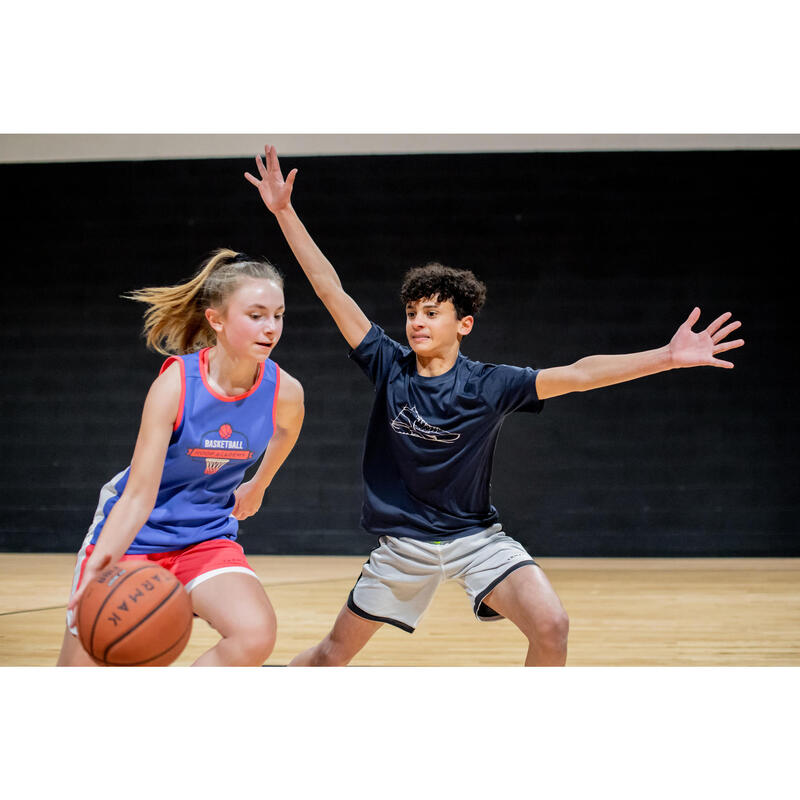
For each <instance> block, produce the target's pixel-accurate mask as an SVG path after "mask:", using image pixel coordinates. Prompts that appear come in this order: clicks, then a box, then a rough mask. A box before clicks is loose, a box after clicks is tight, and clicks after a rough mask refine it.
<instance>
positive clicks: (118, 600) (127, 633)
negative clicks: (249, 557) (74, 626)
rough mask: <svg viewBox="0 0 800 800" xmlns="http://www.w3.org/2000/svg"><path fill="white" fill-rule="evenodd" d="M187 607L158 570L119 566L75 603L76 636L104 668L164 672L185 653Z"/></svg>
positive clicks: (172, 580) (168, 576)
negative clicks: (153, 669)
mask: <svg viewBox="0 0 800 800" xmlns="http://www.w3.org/2000/svg"><path fill="white" fill-rule="evenodd" d="M192 619H193V615H192V604H191V601H190V600H189V595H188V594H187V592H186V590H185V589H184V588H183V585H182V584H181V582H180V581H179V580H178V579H177V578H176V577H175V576H174V575H173V574H172V573H171V572H168V571H167V570H165V569H164V568H163V567H159V566H158V565H151V564H147V563H145V562H142V561H122V562H120V563H118V564H116V565H115V566H113V567H109V568H108V569H106V570H104V571H103V572H102V573H100V575H98V576H97V577H96V578H95V579H94V580H93V581H92V582H91V583H90V584H89V585H88V586H87V587H86V590H85V591H84V593H83V596H82V597H81V599H80V602H79V603H78V614H77V622H78V635H79V637H80V640H81V644H82V645H83V647H84V649H85V650H86V652H87V653H88V654H89V655H90V656H91V657H92V658H93V659H94V660H95V661H96V662H97V663H98V664H100V665H102V666H107V667H165V666H167V664H171V663H172V662H173V661H174V660H175V659H176V658H177V657H178V656H179V655H180V654H181V653H182V652H183V649H184V647H186V644H187V642H188V641H189V636H190V634H191V632H192Z"/></svg>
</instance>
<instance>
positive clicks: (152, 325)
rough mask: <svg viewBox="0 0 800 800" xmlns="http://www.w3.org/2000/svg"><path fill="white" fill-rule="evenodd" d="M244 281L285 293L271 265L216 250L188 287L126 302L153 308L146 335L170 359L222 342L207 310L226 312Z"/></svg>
mask: <svg viewBox="0 0 800 800" xmlns="http://www.w3.org/2000/svg"><path fill="white" fill-rule="evenodd" d="M244 278H264V279H266V280H270V281H274V282H275V283H276V284H277V285H278V286H280V288H281V289H283V276H282V275H281V274H280V272H278V270H277V269H275V267H273V266H272V264H270V263H269V262H268V261H264V260H261V259H255V258H250V257H249V256H247V255H245V254H244V253H237V252H236V251H235V250H227V249H224V248H223V249H219V250H215V251H214V252H213V253H212V254H211V256H210V258H208V259H207V260H206V261H205V262H203V264H202V266H201V267H200V269H199V270H198V271H197V272H196V273H195V275H194V277H192V278H191V280H188V281H186V283H181V284H178V285H177V286H153V287H148V288H146V289H137V290H136V291H134V292H129V293H128V294H126V295H123V297H125V298H127V299H128V300H136V301H137V302H139V303H146V304H147V305H148V306H150V307H149V308H148V309H147V310H146V311H145V312H144V335H145V341H146V342H147V346H148V347H149V348H150V349H151V350H155V351H157V352H159V353H163V354H164V355H179V354H182V353H193V352H195V351H196V350H200V349H202V348H203V347H210V346H211V345H213V344H215V342H216V336H215V334H214V331H213V330H212V329H211V326H210V325H209V324H208V321H207V320H206V316H205V311H206V309H207V308H216V309H224V308H225V304H226V302H227V300H228V298H229V297H230V296H231V294H233V292H234V291H235V290H236V289H237V287H238V286H239V284H240V283H241V281H242V279H244Z"/></svg>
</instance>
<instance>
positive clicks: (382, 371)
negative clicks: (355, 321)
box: [350, 322, 406, 386]
mask: <svg viewBox="0 0 800 800" xmlns="http://www.w3.org/2000/svg"><path fill="white" fill-rule="evenodd" d="M405 352H406V351H405V349H404V348H403V346H402V345H400V344H398V343H397V342H396V341H395V340H394V339H392V338H390V337H389V336H387V335H386V333H384V331H383V329H382V328H380V327H378V326H377V325H376V324H375V323H374V322H373V323H372V327H371V328H370V329H369V331H368V332H367V335H366V336H365V337H364V338H363V339H362V340H361V343H360V344H359V345H358V347H356V348H355V349H354V350H351V351H350V358H351V359H352V360H353V361H355V363H356V364H358V366H359V367H361V369H362V370H363V372H364V374H365V375H366V376H367V377H368V378H369V379H370V380H371V381H372V382H373V383H374V384H375V385H376V386H379V385H380V384H381V383H383V382H384V381H385V380H386V379H387V378H388V377H389V370H390V369H391V367H392V364H393V363H394V362H395V361H396V360H397V359H398V358H401V357H402V356H403V355H404V354H405Z"/></svg>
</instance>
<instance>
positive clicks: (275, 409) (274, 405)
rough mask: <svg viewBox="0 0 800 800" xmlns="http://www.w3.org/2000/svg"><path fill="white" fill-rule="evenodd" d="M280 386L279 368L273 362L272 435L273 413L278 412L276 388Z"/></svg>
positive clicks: (273, 425)
mask: <svg viewBox="0 0 800 800" xmlns="http://www.w3.org/2000/svg"><path fill="white" fill-rule="evenodd" d="M280 388H281V368H280V367H279V366H278V365H277V364H275V394H274V395H272V435H273V436H274V435H275V415H276V414H277V413H278V390H279V389H280Z"/></svg>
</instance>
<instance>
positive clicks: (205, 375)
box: [200, 347, 264, 403]
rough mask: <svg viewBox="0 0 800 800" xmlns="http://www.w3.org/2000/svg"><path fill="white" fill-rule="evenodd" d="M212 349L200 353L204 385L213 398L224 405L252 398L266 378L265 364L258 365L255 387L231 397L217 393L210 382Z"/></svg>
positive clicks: (208, 348) (207, 348)
mask: <svg viewBox="0 0 800 800" xmlns="http://www.w3.org/2000/svg"><path fill="white" fill-rule="evenodd" d="M210 349H211V348H210V347H205V348H203V349H202V350H201V351H200V378H201V379H202V381H203V385H204V386H205V387H206V389H208V391H209V394H211V396H212V397H216V398H217V400H222V402H223V403H232V402H234V400H244V398H245V397H250V395H251V394H253V392H254V391H255V390H256V389H258V387H259V386H260V385H261V379H262V378H263V377H264V363H263V362H261V363H260V364H259V365H258V374H257V375H256V379H255V381H253V385H252V386H251V387H250V388H249V389H248V390H247V391H246V392H245V393H244V394H237V395H236V397H230V396H229V395H227V394H219V393H218V392H215V391H214V390H213V389H212V388H211V386H210V384H209V382H208V351H209V350H210Z"/></svg>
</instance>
